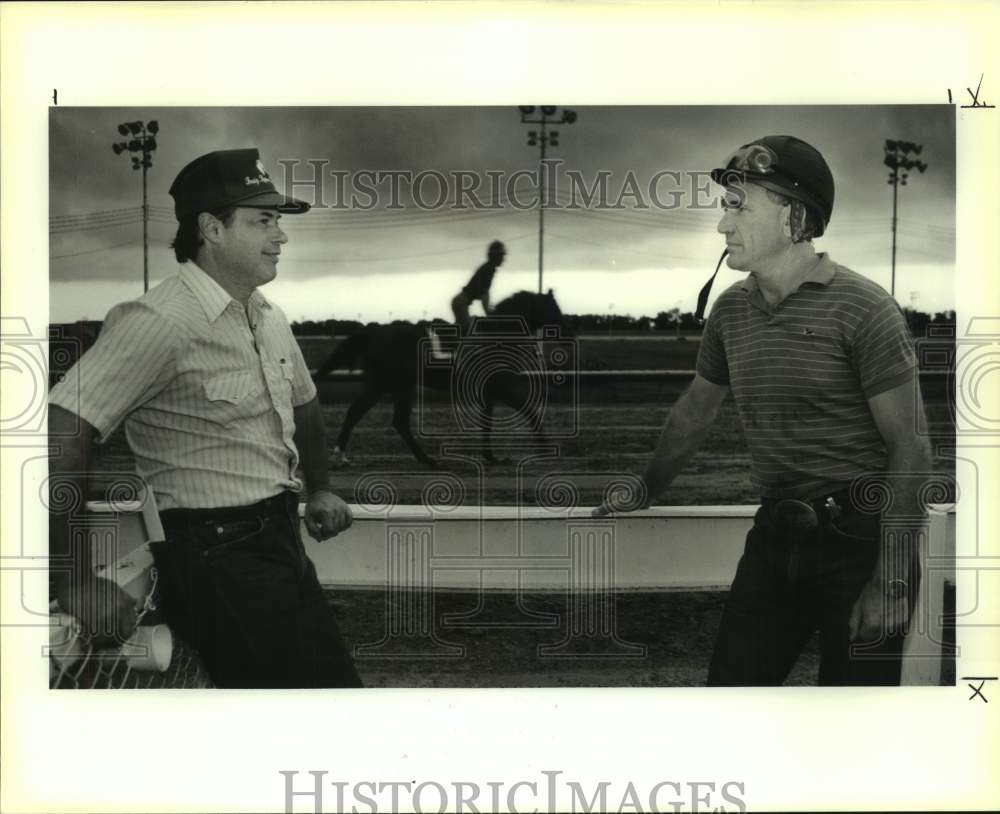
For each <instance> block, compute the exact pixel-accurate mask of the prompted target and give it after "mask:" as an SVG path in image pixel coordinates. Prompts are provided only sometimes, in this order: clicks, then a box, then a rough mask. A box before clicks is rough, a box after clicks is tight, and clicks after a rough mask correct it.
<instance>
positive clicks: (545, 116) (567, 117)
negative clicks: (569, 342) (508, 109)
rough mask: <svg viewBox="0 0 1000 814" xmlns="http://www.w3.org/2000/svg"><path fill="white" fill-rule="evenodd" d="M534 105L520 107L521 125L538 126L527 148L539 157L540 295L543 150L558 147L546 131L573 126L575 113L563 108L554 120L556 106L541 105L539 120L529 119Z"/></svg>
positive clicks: (555, 135)
mask: <svg viewBox="0 0 1000 814" xmlns="http://www.w3.org/2000/svg"><path fill="white" fill-rule="evenodd" d="M535 109H536V108H535V106H534V105H521V106H520V107H519V108H518V110H520V111H521V124H537V125H540V129H539V130H529V131H528V146H529V147H534V146H536V145H537V146H538V147H539V148H540V156H539V159H538V293H539V294H541V293H542V269H543V266H544V256H545V148H546V147H548V146H550V145H551V146H552V147H558V146H559V131H558V130H551V131H547V130H546V127H547V126H548V125H550V124H573V123H575V122H576V111H575V110H568V109H566V108H563V111H562V115H561V116H560V118H558V119H556V118H554V117H555V115H556V111H557V109H558V108H557V106H556V105H542V106H541V107H539V108H538V110H540V111H541V118H540V119H531V118H528V117H529V116H533V115H535Z"/></svg>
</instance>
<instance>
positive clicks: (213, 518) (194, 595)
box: [152, 492, 361, 687]
mask: <svg viewBox="0 0 1000 814" xmlns="http://www.w3.org/2000/svg"><path fill="white" fill-rule="evenodd" d="M161 520H162V522H163V528H164V531H165V533H166V542H163V543H156V544H154V545H153V546H152V548H153V556H154V558H155V561H156V567H157V570H158V571H159V587H160V601H161V603H162V606H163V610H164V614H165V617H166V621H167V624H169V625H170V626H171V628H173V629H174V631H175V632H176V633H177V635H179V636H180V637H181V638H182V639H184V640H185V641H187V642H188V643H189V644H191V645H192V646H194V647H195V649H197V650H198V652H199V654H200V655H201V657H202V659H203V660H204V662H205V666H206V667H207V669H208V672H209V675H210V676H211V677H212V680H213V681H214V682H215V685H216V686H217V687H360V686H361V680H360V679H359V677H358V674H357V671H356V670H355V669H354V664H353V662H352V661H351V656H350V653H349V652H348V649H347V646H346V644H345V643H344V640H343V639H342V638H341V635H340V631H339V629H338V627H337V621H336V619H335V617H334V615H333V610H332V609H331V608H330V606H329V604H328V603H327V600H326V597H325V596H324V594H323V590H322V588H321V587H320V584H319V581H318V580H317V578H316V568H315V566H314V565H313V563H312V561H311V560H310V559H309V558H308V557H307V556H306V553H305V549H304V548H303V546H302V539H301V536H300V532H299V517H298V497H297V496H296V495H295V494H294V493H291V492H286V493H284V494H281V495H277V496H276V497H274V498H270V499H268V500H266V501H262V502H261V503H257V504H254V505H253V506H247V507H240V508H225V509H172V510H166V511H164V512H162V513H161Z"/></svg>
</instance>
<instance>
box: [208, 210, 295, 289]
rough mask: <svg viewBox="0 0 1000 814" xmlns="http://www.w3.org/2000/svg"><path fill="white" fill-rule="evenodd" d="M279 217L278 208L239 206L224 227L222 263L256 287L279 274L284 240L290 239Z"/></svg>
mask: <svg viewBox="0 0 1000 814" xmlns="http://www.w3.org/2000/svg"><path fill="white" fill-rule="evenodd" d="M280 217H281V215H280V214H279V213H278V212H277V210H275V209H254V208H251V207H245V206H240V207H237V208H236V211H235V213H234V214H233V219H232V222H231V223H230V224H229V226H227V227H225V228H224V229H223V240H222V243H221V245H220V258H219V259H220V265H223V266H224V267H225V269H226V270H227V271H228V272H229V273H230V274H232V275H233V276H235V277H238V278H239V279H240V280H241V281H245V282H247V283H250V284H252V285H253V286H254V287H257V286H261V285H264V284H265V283H269V282H271V280H273V279H274V278H275V276H276V275H277V265H278V255H279V254H280V253H281V244H282V243H287V242H288V235H286V234H285V233H284V232H283V231H281V227H279V226H278V219H279V218H280Z"/></svg>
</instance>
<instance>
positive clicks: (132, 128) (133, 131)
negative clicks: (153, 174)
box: [111, 119, 160, 293]
mask: <svg viewBox="0 0 1000 814" xmlns="http://www.w3.org/2000/svg"><path fill="white" fill-rule="evenodd" d="M158 132H160V124H159V122H157V121H156V120H155V119H154V120H153V121H150V122H148V123H143V122H123V123H122V124H119V125H118V133H119V135H121V136H131V137H132V138H130V139H129V140H128V141H117V142H115V143H114V144H112V145H111V149H112V150H114V151H115V155H121V154H122V153H124V152H128V154H129V155H130V156H131V158H132V169H133V170H140V169H141V170H142V291H143V293H145V292H147V291H149V204H148V202H147V194H146V172H147V171H148V170H149V168H150V167H152V166H153V156H152V153H153V151H154V150H155V149H156V134H157V133H158Z"/></svg>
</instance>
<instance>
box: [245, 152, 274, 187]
mask: <svg viewBox="0 0 1000 814" xmlns="http://www.w3.org/2000/svg"><path fill="white" fill-rule="evenodd" d="M243 183H244V184H245V185H246V186H248V187H256V186H260V185H261V184H270V183H271V176H270V175H268V174H267V170H266V169H264V162H263V161H261V160H260V159H259V158H258V159H257V177H256V178H251V177H250V176H249V175H248V176H246V177H245V178H244V179H243Z"/></svg>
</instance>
